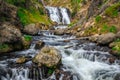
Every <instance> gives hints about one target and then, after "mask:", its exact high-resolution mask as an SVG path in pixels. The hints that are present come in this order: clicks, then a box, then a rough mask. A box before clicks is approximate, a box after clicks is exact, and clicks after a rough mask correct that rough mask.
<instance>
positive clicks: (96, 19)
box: [95, 15, 102, 23]
mask: <svg viewBox="0 0 120 80" xmlns="http://www.w3.org/2000/svg"><path fill="white" fill-rule="evenodd" d="M101 19H102V17H101V16H99V15H98V16H96V17H95V22H97V23H98V22H100V21H101Z"/></svg>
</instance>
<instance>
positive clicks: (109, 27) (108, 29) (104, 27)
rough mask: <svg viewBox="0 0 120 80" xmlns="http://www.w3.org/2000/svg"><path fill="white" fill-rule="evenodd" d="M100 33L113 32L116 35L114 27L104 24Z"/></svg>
mask: <svg viewBox="0 0 120 80" xmlns="http://www.w3.org/2000/svg"><path fill="white" fill-rule="evenodd" d="M101 31H102V32H113V33H116V32H117V29H116V27H115V26H108V25H106V24H104V25H103V27H102V29H101Z"/></svg>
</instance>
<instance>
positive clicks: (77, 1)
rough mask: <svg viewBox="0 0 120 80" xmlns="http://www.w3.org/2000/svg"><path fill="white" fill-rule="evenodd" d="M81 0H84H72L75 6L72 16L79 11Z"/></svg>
mask: <svg viewBox="0 0 120 80" xmlns="http://www.w3.org/2000/svg"><path fill="white" fill-rule="evenodd" d="M81 1H82V0H71V5H72V7H73V12H72V16H74V15H75V14H76V13H77V11H78V9H79V8H80V2H81Z"/></svg>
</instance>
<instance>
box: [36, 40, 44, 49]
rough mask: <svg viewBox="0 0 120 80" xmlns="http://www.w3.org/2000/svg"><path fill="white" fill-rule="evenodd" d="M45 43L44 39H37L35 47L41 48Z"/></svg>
mask: <svg viewBox="0 0 120 80" xmlns="http://www.w3.org/2000/svg"><path fill="white" fill-rule="evenodd" d="M44 45H45V43H44V42H43V41H37V42H36V45H35V49H41V48H42V47H43V46H44Z"/></svg>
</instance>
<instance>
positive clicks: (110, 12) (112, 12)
mask: <svg viewBox="0 0 120 80" xmlns="http://www.w3.org/2000/svg"><path fill="white" fill-rule="evenodd" d="M119 7H120V2H119V3H116V4H113V5H112V6H110V7H108V8H107V9H106V10H105V14H106V15H107V16H110V17H117V16H118V14H119V12H118V10H119Z"/></svg>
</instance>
